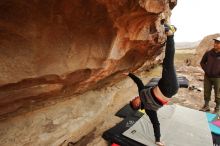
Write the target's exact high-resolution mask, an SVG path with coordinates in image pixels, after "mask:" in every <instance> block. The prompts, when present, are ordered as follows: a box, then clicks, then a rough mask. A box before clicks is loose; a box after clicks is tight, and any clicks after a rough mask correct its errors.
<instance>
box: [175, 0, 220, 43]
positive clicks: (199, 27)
mask: <svg viewBox="0 0 220 146" xmlns="http://www.w3.org/2000/svg"><path fill="white" fill-rule="evenodd" d="M171 24H174V25H175V26H176V27H177V32H176V34H175V40H176V42H194V41H198V40H201V39H202V38H203V37H205V36H207V35H210V34H214V33H220V0H178V1H177V6H176V7H175V8H174V9H173V10H172V16H171Z"/></svg>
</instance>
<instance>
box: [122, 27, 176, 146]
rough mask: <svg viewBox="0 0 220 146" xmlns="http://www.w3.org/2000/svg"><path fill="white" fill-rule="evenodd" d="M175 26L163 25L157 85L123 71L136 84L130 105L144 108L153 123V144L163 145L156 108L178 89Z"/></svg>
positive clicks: (135, 108) (165, 102)
mask: <svg viewBox="0 0 220 146" xmlns="http://www.w3.org/2000/svg"><path fill="white" fill-rule="evenodd" d="M175 31H176V28H175V27H173V26H171V25H165V33H166V35H167V41H166V48H165V58H164V59H163V64H162V67H163V69H162V77H161V79H160V80H159V82H158V85H157V86H154V87H146V86H144V84H143V82H142V81H141V80H140V79H139V78H138V77H137V76H135V75H134V74H133V73H129V72H125V73H123V75H126V76H129V77H130V78H131V79H132V80H133V81H134V82H135V83H136V85H137V87H138V93H139V96H137V97H135V98H134V99H132V101H130V106H131V107H132V109H134V110H138V109H144V110H145V112H146V114H147V115H148V116H149V118H150V121H151V123H152V125H153V129H154V136H155V144H156V145H158V146H165V144H164V143H163V142H161V140H160V137H161V134H160V123H159V120H158V117H157V110H158V109H159V108H161V107H162V106H163V105H165V104H167V103H168V100H169V99H170V98H171V97H172V96H173V95H175V94H176V93H177V91H178V89H179V85H178V81H177V76H176V71H175V66H174V54H175V46H174V32H175Z"/></svg>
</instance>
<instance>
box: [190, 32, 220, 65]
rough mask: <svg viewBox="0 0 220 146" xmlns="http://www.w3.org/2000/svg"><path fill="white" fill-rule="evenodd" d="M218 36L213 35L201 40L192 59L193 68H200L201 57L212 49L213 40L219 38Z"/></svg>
mask: <svg viewBox="0 0 220 146" xmlns="http://www.w3.org/2000/svg"><path fill="white" fill-rule="evenodd" d="M219 36H220V34H213V35H209V36H206V37H205V38H203V40H202V41H201V42H200V44H199V46H198V47H197V48H196V54H195V57H194V58H193V59H192V65H194V66H200V61H201V59H202V56H203V55H204V54H205V52H206V51H208V50H210V49H212V48H213V47H214V40H213V39H214V38H217V37H219Z"/></svg>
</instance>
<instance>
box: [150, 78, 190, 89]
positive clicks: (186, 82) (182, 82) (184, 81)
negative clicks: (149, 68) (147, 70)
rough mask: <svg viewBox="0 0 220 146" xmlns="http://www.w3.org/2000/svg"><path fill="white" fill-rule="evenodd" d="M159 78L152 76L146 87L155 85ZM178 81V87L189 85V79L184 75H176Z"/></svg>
mask: <svg viewBox="0 0 220 146" xmlns="http://www.w3.org/2000/svg"><path fill="white" fill-rule="evenodd" d="M159 80H160V78H152V79H151V80H150V81H149V82H148V83H147V85H146V87H153V86H156V85H157V84H158V81H159ZM177 80H178V83H179V87H180V88H188V87H189V80H188V79H187V78H186V77H184V76H180V77H177Z"/></svg>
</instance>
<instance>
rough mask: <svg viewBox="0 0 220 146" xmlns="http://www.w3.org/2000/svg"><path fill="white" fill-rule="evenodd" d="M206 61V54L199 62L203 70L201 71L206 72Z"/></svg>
mask: <svg viewBox="0 0 220 146" xmlns="http://www.w3.org/2000/svg"><path fill="white" fill-rule="evenodd" d="M207 59H208V52H206V53H205V54H204V55H203V57H202V60H201V61H200V65H201V67H202V69H203V71H204V72H205V71H206V63H207Z"/></svg>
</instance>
